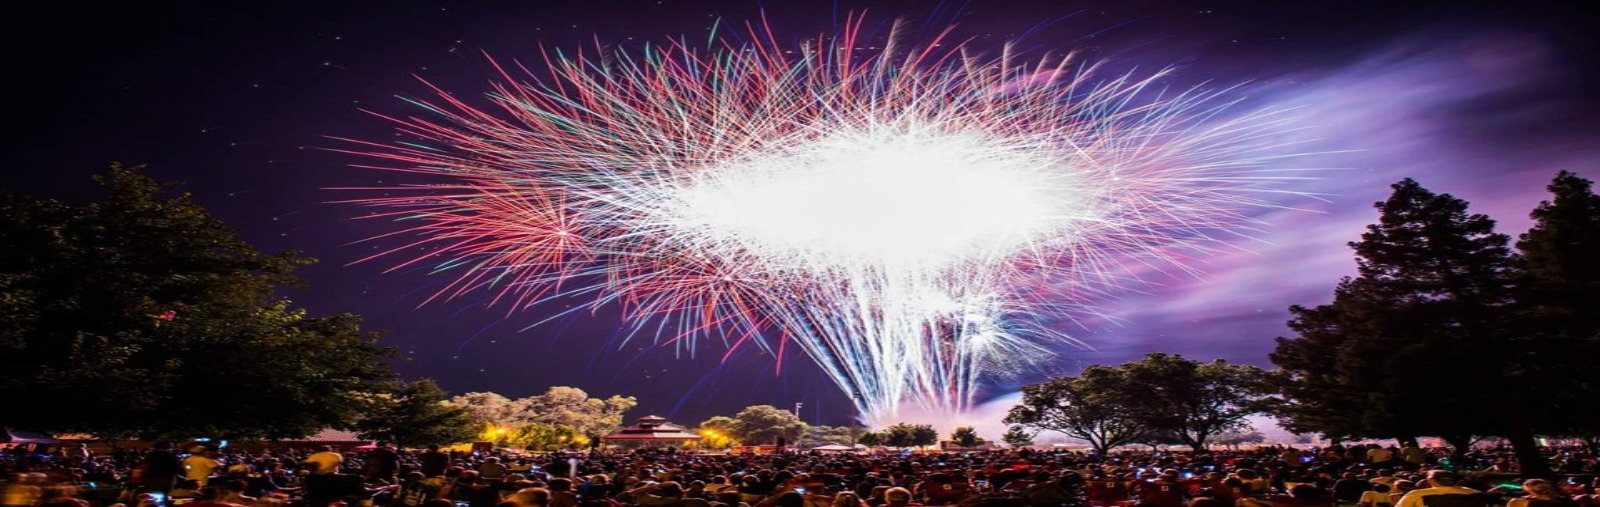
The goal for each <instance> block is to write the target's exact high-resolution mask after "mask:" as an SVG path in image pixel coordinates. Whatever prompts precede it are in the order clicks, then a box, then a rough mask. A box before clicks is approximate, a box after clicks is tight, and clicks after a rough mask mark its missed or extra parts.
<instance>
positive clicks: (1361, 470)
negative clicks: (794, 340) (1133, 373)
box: [0, 444, 1600, 507]
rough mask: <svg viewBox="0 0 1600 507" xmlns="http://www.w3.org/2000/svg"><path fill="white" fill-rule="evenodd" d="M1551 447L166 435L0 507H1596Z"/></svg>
mask: <svg viewBox="0 0 1600 507" xmlns="http://www.w3.org/2000/svg"><path fill="white" fill-rule="evenodd" d="M1550 452H1551V458H1552V464H1553V465H1554V467H1555V468H1556V470H1557V471H1558V472H1559V473H1560V474H1561V477H1562V478H1560V479H1556V480H1549V479H1547V478H1522V477H1519V474H1518V470H1517V464H1516V461H1515V459H1514V458H1513V457H1512V455H1511V453H1509V452H1504V451H1501V450H1494V449H1488V450H1478V451H1473V452H1470V453H1467V454H1465V455H1454V456H1452V455H1450V454H1448V453H1446V452H1444V451H1443V450H1438V449H1424V448H1420V447H1415V446H1409V445H1408V446H1403V447H1385V446H1377V445H1367V446H1362V445H1352V446H1329V447H1324V448H1311V449H1295V448H1286V447H1262V448H1258V449H1252V450H1247V451H1219V452H1203V453H1194V452H1179V451H1149V452H1131V451H1130V452H1117V453H1112V454H1110V455H1098V454H1094V453H1085V452H1071V451H1041V450H1030V449H1015V450H993V451H982V452H966V453H926V452H909V451H883V452H872V453H836V454H825V453H819V452H778V453H771V454H760V455H755V454H713V453H702V452H692V451H683V450H677V449H655V450H632V451H625V452H624V451H588V452H568V453H543V454H521V453H515V452H507V451H491V452H463V451H454V452H448V451H441V450H439V449H438V448H430V449H427V450H399V449H395V448H393V447H392V446H388V445H385V444H380V445H378V446H376V447H375V448H372V449H370V450H363V451H346V452H339V451H337V450H335V449H331V448H326V447H324V448H320V449H280V450H270V451H258V452H248V453H247V452H234V451H229V450H226V449H212V448H209V447H206V446H203V445H200V446H193V447H187V448H182V449H174V448H173V447H172V446H168V445H159V444H158V445H157V446H155V447H154V448H153V449H148V450H118V451H116V452H112V453H107V454H102V455H90V454H89V453H88V452H87V451H86V450H84V449H67V450H60V451H57V452H55V453H51V454H23V453H14V454H7V455H6V456H5V457H3V458H0V472H3V474H4V476H5V477H7V479H6V480H5V483H4V484H3V485H0V488H3V489H0V507H171V506H175V505H186V507H241V506H242V507H330V506H335V507H337V506H348V507H355V506H358V505H359V506H361V507H883V506H889V507H907V506H917V505H961V506H983V507H1488V506H1506V507H1587V506H1600V478H1596V472H1597V471H1600V470H1597V468H1600V464H1597V458H1596V456H1595V454H1593V453H1590V452H1586V451H1585V450H1583V449H1581V448H1553V449H1550Z"/></svg>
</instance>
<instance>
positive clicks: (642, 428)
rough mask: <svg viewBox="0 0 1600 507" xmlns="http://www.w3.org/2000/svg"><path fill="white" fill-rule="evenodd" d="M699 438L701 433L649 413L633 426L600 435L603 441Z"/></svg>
mask: <svg viewBox="0 0 1600 507" xmlns="http://www.w3.org/2000/svg"><path fill="white" fill-rule="evenodd" d="M699 439H700V435H696V434H694V433H691V432H689V430H688V429H686V428H684V427H682V426H678V425H676V424H672V423H669V422H667V419H666V418H664V417H660V416H654V415H648V416H644V417H640V418H639V422H637V423H634V425H633V426H629V427H626V428H623V429H620V430H617V431H615V432H613V433H611V434H610V435H606V436H603V437H600V440H601V441H611V440H662V441H677V440H699Z"/></svg>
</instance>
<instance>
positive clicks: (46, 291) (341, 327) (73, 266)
mask: <svg viewBox="0 0 1600 507" xmlns="http://www.w3.org/2000/svg"><path fill="white" fill-rule="evenodd" d="M95 181H96V182H97V183H99V185H100V187H101V188H102V189H103V190H104V191H105V193H106V197H105V199H103V200H100V201H96V202H89V203H83V204H74V203H68V202H63V201H57V200H50V199H38V198H33V197H29V196H24V195H17V194H11V193H0V216H3V219H0V241H3V242H5V244H6V245H7V248H5V249H0V302H4V303H5V304H4V310H3V312H4V315H3V317H4V319H3V320H4V323H3V324H0V371H4V372H6V373H5V375H3V376H0V397H4V398H5V399H7V400H8V404H11V406H18V407H28V410H8V411H6V413H5V414H4V415H3V416H0V417H3V418H4V419H5V420H4V421H3V422H4V423H5V424H8V425H13V426H20V427H26V428H30V429H34V430H38V431H49V432H87V433H92V434H96V435H99V436H102V437H120V436H141V437H146V438H160V437H164V436H183V437H191V436H195V435H208V436H213V437H220V438H234V439H243V438H281V437H300V436H305V435H308V434H311V433H314V432H316V431H318V430H321V429H323V428H327V427H342V426H348V425H349V424H350V423H352V422H353V421H354V419H355V418H356V416H357V415H358V414H359V412H360V411H361V409H362V408H363V407H364V405H363V401H364V400H365V399H366V397H367V394H368V393H370V392H371V391H373V389H374V388H373V386H374V385H375V384H376V383H378V382H380V381H383V380H386V379H388V378H390V376H391V374H390V372H389V369H388V366H387V364H386V363H385V362H384V361H383V358H384V357H386V355H387V354H388V351H387V350H386V349H382V348H379V347H378V346H377V345H376V342H377V336H376V334H374V333H370V332H364V331H362V330H361V328H360V321H361V319H360V318H359V317H357V316H355V315H351V314H339V315H332V316H328V317H321V318H314V317H311V316H309V315H308V314H307V312H306V311H304V310H301V309H298V308H295V307H294V306H293V304H292V303H291V302H290V301H288V300H286V299H284V298H282V297H281V296H279V295H278V291H279V290H280V289H283V288H287V287H293V286H296V285H297V284H298V281H297V280H296V279H295V277H294V276H293V274H292V273H293V271H294V270H295V268H297V267H299V266H303V265H305V264H309V263H311V262H313V261H312V259H310V258H307V257H305V256H303V255H301V254H299V253H296V252H284V253H279V254H268V253H263V252H261V251H259V250H256V249H255V248H253V247H251V246H250V245H248V244H246V243H245V242H243V241H241V240H240V239H238V238H237V237H236V236H235V235H234V232H233V231H232V230H231V229H229V228H228V227H227V226H226V225H225V224H224V223H223V222H222V221H221V220H219V219H217V218H216V217H214V216H212V215H211V214H210V213H209V212H207V211H206V210H205V209H204V208H202V207H200V206H199V205H197V204H195V203H194V200H193V198H192V197H191V196H190V195H189V194H186V193H179V192H175V191H173V190H172V189H173V187H174V186H175V185H170V184H162V183H158V182H156V181H155V180H153V179H151V178H149V177H147V176H145V175H143V174H141V173H140V172H139V171H138V170H137V169H134V168H126V167H122V166H120V165H114V166H112V167H111V169H110V170H109V171H108V172H106V173H105V174H103V175H100V176H97V177H96V178H95ZM110 414H114V416H108V415H110Z"/></svg>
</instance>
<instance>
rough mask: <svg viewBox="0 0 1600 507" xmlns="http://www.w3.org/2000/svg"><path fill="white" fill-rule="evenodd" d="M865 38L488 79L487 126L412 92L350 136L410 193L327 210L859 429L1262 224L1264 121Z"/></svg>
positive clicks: (645, 57)
mask: <svg viewBox="0 0 1600 507" xmlns="http://www.w3.org/2000/svg"><path fill="white" fill-rule="evenodd" d="M861 27H862V22H861V19H860V18H859V17H857V18H854V19H852V20H851V21H850V22H849V23H847V24H846V30H845V31H844V32H843V33H842V34H840V35H838V36H836V37H819V38H817V39H814V40H812V41H809V42H803V43H799V44H794V45H786V44H782V43H780V42H778V39H777V38H776V37H775V36H773V35H772V31H771V30H770V29H767V28H764V25H763V27H756V26H750V27H747V30H745V32H744V36H742V37H732V36H725V37H714V38H712V39H711V42H710V44H709V46H708V47H705V48H696V47H691V45H690V44H688V43H686V42H682V41H679V42H672V43H667V44H664V45H648V46H645V47H643V48H640V49H637V50H631V51H605V50H601V51H599V53H598V54H597V56H593V57H591V56H585V55H584V54H583V53H578V54H576V55H567V54H563V53H560V52H554V53H549V54H546V56H545V58H544V59H543V61H542V66H538V67H536V68H537V69H538V70H537V71H533V70H529V69H528V68H526V67H520V66H519V67H518V69H519V71H520V72H521V73H524V74H526V77H525V78H524V79H520V80H519V79H517V78H514V77H513V76H512V73H511V72H509V71H507V70H505V69H504V68H503V67H500V66H499V65H498V64H497V68H499V69H501V70H500V72H501V74H502V77H503V80H502V81H501V84H498V85H495V86H494V88H493V92H492V93H491V95H490V97H491V99H492V103H493V107H489V108H481V109H480V108H478V107H475V106H472V105H469V104H468V103H466V102H464V101H462V100H459V99H457V98H456V97H454V96H453V95H451V94H450V93H448V92H446V91H443V90H438V89H435V90H434V92H436V98H434V99H432V100H418V101H414V102H415V103H416V104H418V105H419V106H421V107H422V108H425V109H426V110H427V112H428V113H430V114H428V115H423V116H416V117H391V116H384V117H385V118H387V119H389V120H390V121H392V122H394V123H395V124H396V125H398V128H399V130H400V131H401V133H402V134H403V136H402V139H404V140H403V141H395V142H392V143H372V142H363V141H357V140H347V141H351V142H354V143H357V144H359V145H360V146H362V147H361V148H359V149H353V150H349V152H350V153H355V154H358V155H362V156H366V157H371V158H373V159H376V160H378V161H380V163H378V164H372V165H365V166H363V167H371V168H375V169H383V170H389V171H401V172H407V173H418V174H421V175H424V176H423V178H424V179H425V181H429V182H431V183H419V184H416V185H411V186H395V187H384V188H382V189H372V188H368V189H364V190H367V191H372V190H382V191H384V192H387V193H388V194H389V196H387V197H370V198H360V199H355V200H352V201H349V202H355V203H360V204H366V205H372V206H380V207H383V208H385V210H384V211H383V212H382V213H379V214H377V215H376V216H378V217H390V218H403V219H406V220H408V223H411V224H415V225H413V226H412V227H411V228H410V229H408V230H405V231H401V232H399V233H396V234H401V235H404V236H407V237H411V238H414V239H415V240H414V241H413V242H411V243H408V244H405V245H402V246H400V247H398V248H395V249H393V250H389V251H386V252H383V253H380V254H378V255H377V256H375V257H378V256H395V255H407V254H406V253H405V252H415V251H418V250H419V249H421V248H423V247H427V250H426V253H424V254H422V255H420V256H414V257H412V258H411V259H410V260H409V261H406V262H404V263H402V264H401V266H407V265H414V264H418V263H428V264H429V265H430V266H431V267H433V268H434V269H436V270H437V271H439V272H441V273H445V274H447V275H446V276H451V277H452V278H451V280H452V281H451V282H450V283H448V284H447V285H446V286H445V287H444V288H443V289H442V290H440V291H439V292H438V293H437V294H436V295H435V298H441V297H442V298H448V297H454V296H458V295H461V294H464V293H469V292H480V291H488V292H490V293H492V294H494V295H495V298H494V301H496V302H497V303H499V304H502V305H505V306H506V307H508V308H511V309H513V310H517V309H525V308H529V307H533V306H536V305H538V304H539V303H541V302H544V301H548V300H549V299H550V298H553V297H574V296H587V297H589V298H590V299H588V301H590V302H591V303H590V306H589V307H591V308H592V307H598V306H600V305H618V306H620V307H621V308H623V309H625V311H626V314H627V316H628V318H629V321H630V322H631V325H633V326H635V329H636V330H638V331H640V332H642V334H643V335H645V336H649V337H651V339H654V340H657V341H658V342H662V343H672V344H675V345H676V346H679V347H685V348H688V349H690V350H691V351H692V350H693V349H695V348H696V347H697V346H698V345H699V344H703V343H706V342H708V341H710V342H717V343H720V344H722V345H723V346H725V347H726V349H727V350H729V351H731V350H733V349H734V348H736V347H739V346H742V345H745V344H751V345H754V346H760V347H766V348H773V349H782V348H784V347H787V346H790V345H793V346H797V347H798V348H799V349H800V350H802V351H804V353H805V354H807V355H808V356H810V357H811V358H812V359H813V360H815V361H816V363H817V365H818V366H820V367H821V368H822V370H824V371H826V372H827V373H828V374H829V375H830V376H832V378H833V379H834V380H835V381H836V382H837V383H838V385H839V387H840V388H841V389H843V390H844V391H845V392H846V393H847V394H849V395H850V397H851V398H852V400H854V403H855V405H856V408H857V409H858V410H859V411H860V413H861V415H862V418H863V420H864V421H866V422H868V423H870V424H882V423H886V422H894V421H896V420H897V417H898V416H899V411H900V410H901V409H902V408H915V409H917V410H918V411H919V412H923V413H929V412H931V413H938V414H955V413H959V412H961V411H963V410H964V409H965V408H967V407H968V406H969V405H970V404H971V403H972V402H973V398H974V395H975V394H976V393H975V390H976V387H977V385H978V381H979V379H980V378H982V377H984V376H985V375H987V374H991V373H996V372H1005V371H1013V370H1015V369H1016V368H1018V367H1019V365H1023V364H1027V363H1029V362H1030V361H1034V360H1038V359H1040V358H1043V357H1047V356H1048V355H1049V350H1050V347H1048V346H1046V344H1048V343H1049V342H1050V341H1052V340H1059V339H1062V338H1065V335H1064V333H1062V332H1060V331H1059V330H1056V329H1052V328H1051V327H1050V326H1049V325H1048V324H1047V323H1048V322H1051V321H1053V320H1055V318H1057V317H1060V316H1062V315H1065V314H1070V312H1071V311H1072V310H1073V309H1074V308H1077V307H1078V306H1079V304H1080V302H1081V301H1083V300H1084V298H1085V297H1086V295H1090V294H1095V293H1099V292H1101V291H1102V290H1103V289H1104V288H1106V287H1114V286H1116V285H1118V283H1117V282H1118V280H1120V279H1121V278H1123V277H1125V276H1126V274H1127V273H1128V272H1129V269H1128V268H1129V266H1128V265H1129V264H1130V263H1132V264H1138V265H1141V266H1147V265H1155V266H1161V267H1163V268H1169V267H1173V266H1181V263H1174V262H1171V261H1172V260H1173V257H1174V256H1175V255H1179V254H1178V253H1181V252H1192V251H1203V250H1205V249H1208V248H1212V247H1213V246H1215V245H1218V244H1221V240H1222V239H1225V238H1228V237H1231V236H1233V235H1235V231H1238V230H1239V229H1240V228H1241V227H1244V226H1246V225H1247V224H1248V223H1249V220H1248V218H1247V217H1246V216H1245V215H1244V212H1245V211H1247V210H1250V209H1252V208H1256V207H1260V206H1271V202H1270V201H1268V200H1266V199H1264V198H1263V196H1265V195H1270V194H1263V192H1267V193H1270V192H1272V190H1271V188H1269V186H1268V185H1269V184H1270V183H1271V182H1272V181H1273V180H1274V179H1277V178H1276V177H1272V176H1269V175H1267V174H1266V173H1264V172H1263V171H1261V169H1262V168H1264V167H1267V166H1269V165H1270V163H1271V162H1272V161H1273V160H1274V159H1276V158H1279V157H1280V156H1279V155H1278V153H1280V152H1282V150H1281V149H1280V148H1281V147H1280V146H1277V145H1275V144H1274V142H1273V139H1275V136H1274V134H1276V133H1278V132H1280V131H1281V130H1282V126H1283V123H1284V122H1285V121H1286V120H1284V119H1283V118H1281V117H1280V116H1277V115H1274V114H1267V113H1257V114H1245V115H1231V116H1230V115H1224V114H1222V113H1223V111H1224V110H1225V109H1226V107H1227V106H1228V103H1227V102H1226V101H1222V100H1219V97H1220V94H1221V92H1216V91H1205V90H1199V89H1190V90H1185V91H1178V92H1174V91H1170V90H1165V89H1159V88H1158V87H1157V86H1155V83H1156V82H1157V81H1158V80H1160V79H1162V77H1163V73H1161V72H1158V73H1154V74H1152V75H1149V76H1143V77H1135V76H1132V75H1125V76H1120V77H1110V78H1098V77H1095V74H1094V69H1093V66H1092V65H1088V64H1085V63H1083V62H1080V61H1078V60H1076V59H1074V58H1073V57H1071V56H1070V55H1069V56H1065V57H1060V56H1057V57H1049V56H1045V57H1041V58H1039V59H1037V60H1032V61H1028V62H1023V61H1022V60H1020V59H1019V58H1018V57H1015V56H1013V55H1011V54H1010V51H1009V48H1007V49H1005V50H1003V51H1002V52H1001V54H1000V55H998V56H983V55H981V54H980V53H978V52H976V51H974V50H972V49H970V48H969V47H967V46H966V45H964V44H961V43H953V42H951V41H949V40H947V38H948V32H947V33H946V34H941V35H940V36H938V37H935V38H934V39H933V40H931V41H928V42H927V43H925V44H922V45H915V46H912V45H898V44H897V41H898V40H900V37H899V34H894V33H891V34H890V35H889V37H888V39H887V40H888V41H889V42H888V44H887V45H886V47H883V48H881V49H872V50H861V49H859V46H864V45H866V44H862V43H860V42H859V41H858V38H859V36H858V33H859V32H860V29H861ZM894 31H896V32H897V31H899V30H898V29H896V30H894ZM1175 252H1176V253H1175ZM441 259H442V260H441ZM430 299H431V298H430ZM779 355H780V356H781V353H780V354H779Z"/></svg>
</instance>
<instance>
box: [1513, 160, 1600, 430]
mask: <svg viewBox="0 0 1600 507" xmlns="http://www.w3.org/2000/svg"><path fill="white" fill-rule="evenodd" d="M1549 189H1550V193H1551V194H1552V196H1553V197H1554V198H1553V199H1552V200H1549V201H1544V202H1541V203H1540V204H1539V206H1538V207H1536V208H1534V210H1533V212H1532V213H1531V216H1532V217H1533V220H1534V225H1533V227H1532V228H1530V229H1529V230H1528V232H1526V233H1523V234H1522V236H1520V237H1519V238H1518V241H1517V249H1518V250H1519V251H1521V252H1522V256H1521V258H1520V259H1519V261H1520V262H1518V264H1517V267H1518V268H1519V269H1518V274H1519V275H1520V277H1519V280H1518V281H1519V285H1520V286H1521V288H1522V290H1521V291H1520V293H1519V299H1520V301H1519V306H1520V309H1521V313H1522V319H1521V320H1520V321H1519V322H1518V324H1519V325H1518V328H1519V329H1521V330H1523V331H1524V333H1525V334H1524V335H1523V336H1520V337H1519V338H1520V339H1521V340H1520V341H1521V343H1520V345H1519V346H1518V347H1515V348H1514V349H1513V350H1516V351H1520V352H1521V356H1520V357H1519V358H1518V359H1519V360H1518V362H1519V363H1520V365H1519V366H1520V367H1519V368H1517V369H1516V370H1514V373H1516V374H1518V378H1520V379H1523V380H1525V381H1526V382H1527V383H1528V385H1527V389H1524V390H1521V391H1519V392H1518V393H1517V394H1524V393H1530V394H1534V397H1531V398H1524V399H1522V400H1520V401H1521V403H1519V405H1520V406H1523V407H1527V408H1528V409H1530V410H1532V409H1537V408H1542V409H1543V410H1540V411H1539V412H1538V413H1524V414H1523V415H1525V416H1527V417H1534V418H1537V419H1538V421H1537V422H1538V423H1539V426H1540V429H1542V430H1544V431H1545V432H1547V433H1553V434H1560V435H1573V436H1580V437H1594V436H1600V404H1597V403H1595V402H1594V400H1596V399H1600V362H1596V361H1594V359H1593V358H1595V357H1600V196H1596V195H1595V193H1594V190H1593V184H1592V183H1591V182H1590V181H1589V180H1586V179H1583V178H1580V177H1578V176H1577V175H1576V174H1573V173H1570V172H1567V171H1562V172H1561V173H1559V174H1557V175H1556V177H1555V179H1554V180H1553V181H1552V182H1551V183H1550V186H1549ZM1519 412H1521V411H1519ZM1526 444H1527V443H1526V442H1524V444H1523V445H1526Z"/></svg>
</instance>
